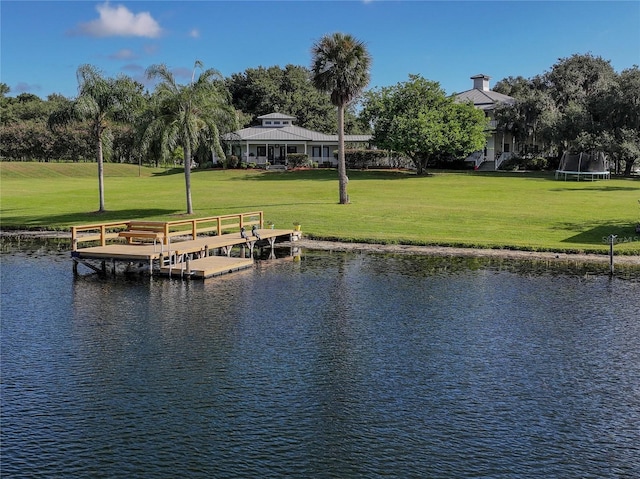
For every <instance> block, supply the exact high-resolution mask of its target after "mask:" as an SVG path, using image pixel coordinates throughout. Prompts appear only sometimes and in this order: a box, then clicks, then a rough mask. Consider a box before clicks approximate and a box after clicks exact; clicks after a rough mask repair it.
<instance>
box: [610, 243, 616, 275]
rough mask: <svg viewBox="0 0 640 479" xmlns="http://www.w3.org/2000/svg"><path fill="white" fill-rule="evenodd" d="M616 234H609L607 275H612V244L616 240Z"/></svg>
mask: <svg viewBox="0 0 640 479" xmlns="http://www.w3.org/2000/svg"><path fill="white" fill-rule="evenodd" d="M617 237H618V236H617V235H609V275H610V276H613V244H614V243H615V241H616V238H617Z"/></svg>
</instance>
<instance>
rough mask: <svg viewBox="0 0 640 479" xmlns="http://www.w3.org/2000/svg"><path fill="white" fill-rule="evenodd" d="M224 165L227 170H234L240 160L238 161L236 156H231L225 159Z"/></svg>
mask: <svg viewBox="0 0 640 479" xmlns="http://www.w3.org/2000/svg"><path fill="white" fill-rule="evenodd" d="M226 163H227V168H232V169H235V168H237V167H238V165H239V164H240V160H239V159H238V157H237V156H235V155H231V156H229V157H227V159H226Z"/></svg>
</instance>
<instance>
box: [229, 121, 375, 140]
mask: <svg viewBox="0 0 640 479" xmlns="http://www.w3.org/2000/svg"><path fill="white" fill-rule="evenodd" d="M225 139H227V140H240V141H251V142H255V141H265V142H267V141H298V142H307V141H311V142H326V143H337V142H338V135H327V134H325V133H320V132H319V131H313V130H307V129H306V128H302V127H300V126H295V125H290V126H282V127H280V128H273V127H264V126H252V127H249V128H243V129H242V130H238V131H235V132H233V133H230V134H229V135H225ZM344 140H345V141H347V142H349V141H351V142H367V141H370V140H371V135H345V136H344Z"/></svg>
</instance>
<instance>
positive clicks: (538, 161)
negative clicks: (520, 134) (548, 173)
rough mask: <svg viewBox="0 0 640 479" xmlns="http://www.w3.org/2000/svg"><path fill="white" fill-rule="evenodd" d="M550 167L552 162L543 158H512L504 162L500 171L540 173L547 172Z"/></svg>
mask: <svg viewBox="0 0 640 479" xmlns="http://www.w3.org/2000/svg"><path fill="white" fill-rule="evenodd" d="M549 166H550V162H549V161H548V160H547V159H546V158H543V157H541V156H537V157H535V158H518V157H512V158H510V159H508V160H506V161H503V162H502V164H501V165H500V168H499V169H500V170H505V171H515V170H529V171H539V170H546V169H548V168H549Z"/></svg>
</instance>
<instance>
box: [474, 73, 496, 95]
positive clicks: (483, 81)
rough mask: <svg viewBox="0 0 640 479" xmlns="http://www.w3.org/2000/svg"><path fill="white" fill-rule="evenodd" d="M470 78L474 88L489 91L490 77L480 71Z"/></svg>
mask: <svg viewBox="0 0 640 479" xmlns="http://www.w3.org/2000/svg"><path fill="white" fill-rule="evenodd" d="M471 79H472V80H473V89H474V90H482V91H489V80H490V79H491V77H489V76H487V75H484V74H482V73H480V74H478V75H474V76H472V77H471Z"/></svg>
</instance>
